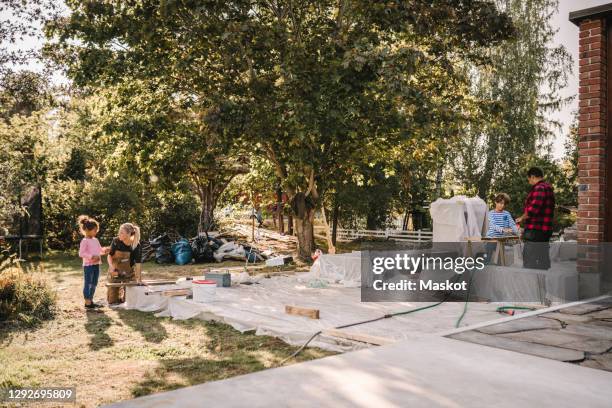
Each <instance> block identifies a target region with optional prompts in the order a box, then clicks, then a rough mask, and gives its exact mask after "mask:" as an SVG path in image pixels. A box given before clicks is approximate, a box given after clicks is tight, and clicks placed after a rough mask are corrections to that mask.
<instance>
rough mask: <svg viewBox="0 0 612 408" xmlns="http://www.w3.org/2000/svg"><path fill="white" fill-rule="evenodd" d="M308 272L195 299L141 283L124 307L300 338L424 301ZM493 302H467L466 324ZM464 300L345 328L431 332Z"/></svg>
mask: <svg viewBox="0 0 612 408" xmlns="http://www.w3.org/2000/svg"><path fill="white" fill-rule="evenodd" d="M307 276H308V275H307V274H298V275H295V276H280V277H273V278H269V279H265V278H260V279H259V280H258V283H254V284H252V285H234V286H232V287H230V288H217V293H216V298H215V301H214V302H210V303H205V304H203V303H197V302H194V301H192V300H189V299H186V298H185V297H183V296H180V297H168V298H166V299H167V302H166V301H165V299H164V301H156V300H155V299H154V298H151V297H150V296H151V295H145V294H144V292H145V291H146V290H147V289H146V288H143V287H134V288H130V292H129V293H128V296H133V297H135V299H132V300H130V302H128V303H127V304H126V307H128V308H134V309H138V310H144V311H151V309H152V308H154V307H160V312H159V313H158V314H157V315H158V316H170V317H173V318H175V319H190V318H200V319H205V320H217V321H222V322H225V323H227V324H230V325H231V326H232V327H234V328H235V329H237V330H240V331H242V332H244V331H248V330H255V332H256V334H259V335H270V336H275V337H278V338H281V339H282V340H284V341H286V342H288V343H290V344H293V345H301V344H303V343H304V342H305V341H306V340H308V338H310V336H311V335H312V334H314V333H315V332H317V331H319V330H322V329H326V328H333V327H336V326H339V325H344V324H347V323H353V322H358V321H362V320H368V319H373V318H376V317H380V316H383V315H385V314H387V313H393V312H398V311H404V310H409V309H413V308H416V307H419V306H423V305H424V304H423V303H399V302H395V303H393V302H373V303H366V302H361V295H360V289H359V288H347V287H343V286H340V285H328V286H327V287H324V288H312V287H309V280H308V279H307ZM285 305H292V306H299V307H306V308H314V309H319V310H320V319H319V320H313V319H309V318H306V317H302V316H294V315H288V314H286V313H285ZM495 307H496V305H493V304H476V303H473V304H471V305H470V307H469V312H468V314H467V315H466V317H465V319H464V324H468V323H476V322H482V321H487V320H491V319H495V318H496V317H497V314H496V313H495ZM462 309H463V303H451V302H449V303H444V304H442V305H440V306H438V307H435V308H432V309H427V310H423V311H420V312H417V313H414V314H409V315H404V316H398V317H393V318H388V319H383V320H380V321H377V322H373V323H368V324H365V325H361V326H356V327H353V328H350V329H345V330H346V331H348V332H351V331H352V332H356V333H360V334H369V335H372V336H378V337H386V338H390V339H396V340H401V339H405V338H409V337H410V336H411V335H413V334H415V333H435V332H439V331H442V330H447V329H451V328H453V327H454V323H455V321H456V319H457V318H458V317H459V315H460V314H461V311H462ZM311 344H312V345H313V346H318V347H322V348H325V349H328V350H335V351H346V350H350V349H355V348H360V347H363V346H364V345H363V344H360V343H354V342H348V341H343V340H338V339H335V338H332V337H326V336H319V337H317V338H316V339H315V340H314V341H313V342H312V343H311Z"/></svg>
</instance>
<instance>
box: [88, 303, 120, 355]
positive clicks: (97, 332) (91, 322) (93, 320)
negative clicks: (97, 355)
mask: <svg viewBox="0 0 612 408" xmlns="http://www.w3.org/2000/svg"><path fill="white" fill-rule="evenodd" d="M86 315H87V323H85V330H87V332H88V333H90V334H91V335H92V336H93V337H92V338H91V340H90V342H89V349H90V350H94V351H95V350H101V349H103V348H107V347H111V346H112V345H113V344H114V342H113V339H112V338H111V337H110V336H109V335H108V333H106V331H107V330H108V328H109V327H111V326H112V324H113V320H112V319H111V318H110V317H108V316H107V315H106V314H105V313H104V312H100V311H96V312H94V311H89V312H86Z"/></svg>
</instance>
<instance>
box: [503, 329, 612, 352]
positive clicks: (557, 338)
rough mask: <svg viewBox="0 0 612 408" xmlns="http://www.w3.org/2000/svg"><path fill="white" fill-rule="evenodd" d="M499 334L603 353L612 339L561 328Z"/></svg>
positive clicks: (532, 341) (519, 339)
mask: <svg viewBox="0 0 612 408" xmlns="http://www.w3.org/2000/svg"><path fill="white" fill-rule="evenodd" d="M499 336H502V337H505V338H508V339H513V340H518V341H527V342H530V343H538V344H544V345H547V346H556V347H563V348H569V349H572V350H578V351H585V352H588V353H593V354H600V353H605V352H606V351H608V350H609V349H610V348H612V340H601V339H593V338H590V337H586V336H581V335H578V334H574V333H567V332H565V330H563V329H562V330H550V329H544V330H530V331H525V332H516V333H504V334H499Z"/></svg>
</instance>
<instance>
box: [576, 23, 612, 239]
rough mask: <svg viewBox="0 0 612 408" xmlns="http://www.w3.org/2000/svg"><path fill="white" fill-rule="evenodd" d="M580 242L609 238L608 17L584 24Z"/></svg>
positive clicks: (581, 59) (580, 101)
mask: <svg viewBox="0 0 612 408" xmlns="http://www.w3.org/2000/svg"><path fill="white" fill-rule="evenodd" d="M579 44H580V49H579V56H580V60H579V66H580V68H579V75H580V82H579V84H580V88H579V91H578V94H579V114H580V117H579V120H580V125H579V130H578V133H579V142H578V151H579V159H578V171H579V174H578V176H579V183H580V186H579V192H578V241H579V242H580V243H582V244H594V243H597V242H603V241H605V240H606V239H605V238H606V237H605V228H606V211H607V209H606V139H607V131H606V126H607V123H606V122H607V100H606V96H607V95H606V93H607V91H606V90H607V86H606V82H607V81H606V79H607V69H606V68H607V59H606V51H607V50H606V49H607V44H606V21H605V19H603V18H602V19H594V20H584V21H582V22H581V23H580V40H579Z"/></svg>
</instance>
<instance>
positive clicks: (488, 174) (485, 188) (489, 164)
mask: <svg viewBox="0 0 612 408" xmlns="http://www.w3.org/2000/svg"><path fill="white" fill-rule="evenodd" d="M488 141H489V143H488V146H487V157H486V159H485V165H484V169H483V171H482V175H481V177H480V180H478V196H480V198H482V199H483V200H485V201H486V200H487V196H488V194H489V191H490V190H491V179H492V178H493V174H494V167H495V160H497V147H498V146H499V140H498V138H497V135H495V134H491V135H490V136H489V139H488Z"/></svg>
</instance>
